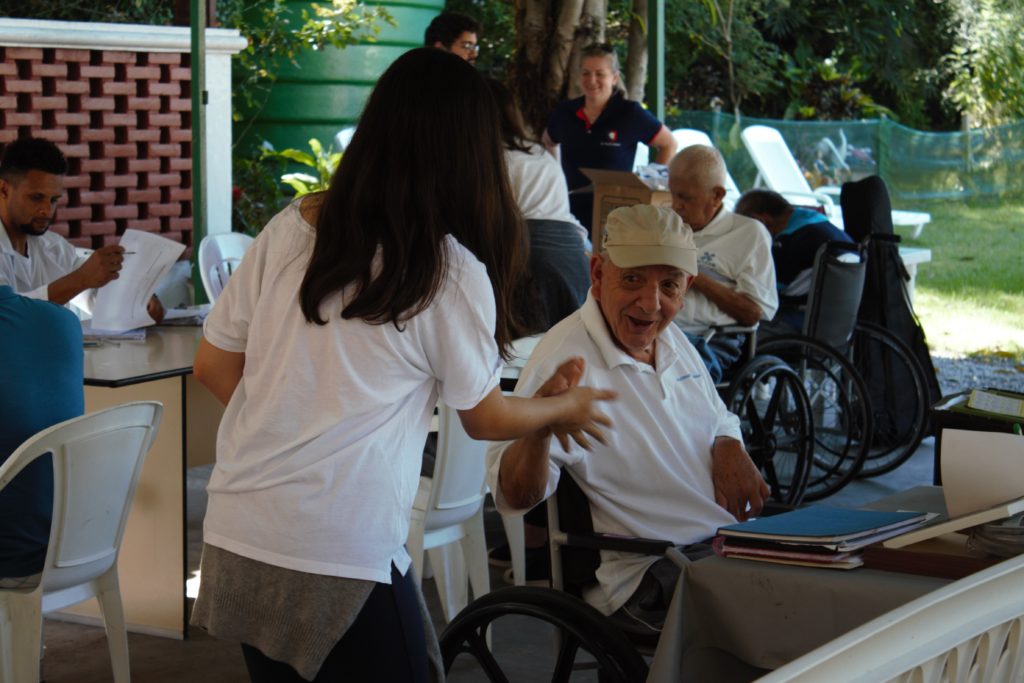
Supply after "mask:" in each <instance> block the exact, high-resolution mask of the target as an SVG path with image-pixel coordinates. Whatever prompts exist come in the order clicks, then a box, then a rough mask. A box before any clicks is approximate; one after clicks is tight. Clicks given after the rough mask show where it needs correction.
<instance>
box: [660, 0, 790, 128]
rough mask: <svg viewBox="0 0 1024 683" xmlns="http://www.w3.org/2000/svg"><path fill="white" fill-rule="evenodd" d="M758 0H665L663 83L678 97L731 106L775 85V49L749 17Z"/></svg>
mask: <svg viewBox="0 0 1024 683" xmlns="http://www.w3.org/2000/svg"><path fill="white" fill-rule="evenodd" d="M764 11H765V3H764V2H763V0H721V1H720V0H702V2H700V3H695V2H689V1H687V0H670V1H669V2H668V3H667V4H666V22H665V23H666V35H665V39H666V42H667V43H668V45H670V46H671V48H670V54H669V56H668V57H667V59H666V79H665V80H666V82H667V83H670V84H672V85H670V86H669V87H670V89H671V90H673V91H674V92H675V93H677V95H678V96H681V97H682V98H685V99H688V100H690V101H694V100H696V101H697V102H702V106H701V107H700V108H701V109H705V108H708V107H710V106H712V103H713V102H721V103H723V104H728V105H729V106H730V107H731V108H733V109H734V110H737V109H739V107H740V106H741V105H742V103H743V102H744V101H745V100H747V99H748V98H749V97H751V96H758V95H765V94H767V93H770V92H772V91H773V90H775V89H777V88H778V86H779V83H778V78H777V72H778V67H779V60H780V55H779V51H778V49H777V48H776V47H775V46H774V45H772V44H771V43H769V42H768V41H767V40H765V38H764V37H763V36H762V35H761V33H760V32H759V31H758V30H757V28H756V26H755V22H756V21H757V20H758V19H759V18H760V17H762V15H763V14H764Z"/></svg>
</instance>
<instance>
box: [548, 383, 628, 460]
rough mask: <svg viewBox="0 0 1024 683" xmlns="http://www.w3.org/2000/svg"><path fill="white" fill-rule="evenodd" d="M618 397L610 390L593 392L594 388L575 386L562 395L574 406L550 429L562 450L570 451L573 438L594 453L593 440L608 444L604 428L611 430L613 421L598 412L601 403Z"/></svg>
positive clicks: (595, 390)
mask: <svg viewBox="0 0 1024 683" xmlns="http://www.w3.org/2000/svg"><path fill="white" fill-rule="evenodd" d="M617 396H618V394H617V393H616V392H614V391H609V390H607V389H592V388H590V387H573V388H571V389H568V390H566V391H565V392H564V393H562V394H560V397H563V398H565V399H568V400H569V401H570V405H569V408H568V414H567V415H566V417H565V419H563V420H560V421H559V422H556V423H555V424H552V425H550V426H549V429H550V430H551V433H552V434H554V436H555V438H556V439H558V443H559V444H561V446H562V450H564V451H566V452H568V450H569V439H570V438H571V439H572V440H573V441H575V442H576V443H577V444H579V445H580V448H585V449H586V450H588V451H589V450H592V446H591V443H590V439H588V438H587V437H588V436H589V437H590V438H592V439H594V440H595V441H597V442H599V443H602V444H607V443H608V442H607V441H606V440H605V437H604V430H603V429H602V426H603V427H611V426H612V421H611V418H609V417H608V416H607V415H605V414H604V413H602V412H601V411H600V410H598V407H597V406H598V402H600V401H611V400H613V399H615V398H616V397H617Z"/></svg>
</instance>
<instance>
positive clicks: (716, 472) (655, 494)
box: [488, 205, 768, 632]
mask: <svg viewBox="0 0 1024 683" xmlns="http://www.w3.org/2000/svg"><path fill="white" fill-rule="evenodd" d="M696 273H697V250H696V248H695V246H694V243H693V234H692V232H691V231H690V229H689V228H688V227H687V226H686V225H685V224H684V223H683V221H682V220H681V219H680V218H679V217H678V216H677V215H676V214H675V213H673V212H672V211H671V210H669V209H665V208H657V207H652V206H646V205H636V206H631V207H627V208H619V209H616V210H615V211H613V212H612V213H611V214H610V215H609V217H608V222H607V228H606V234H605V238H604V243H603V250H602V251H601V253H600V254H599V255H595V256H593V257H592V258H591V263H590V276H591V289H590V293H589V295H588V297H587V300H586V302H585V303H584V304H583V307H582V308H580V310H578V311H576V312H575V313H573V314H572V315H570V316H569V317H568V318H566V319H564V320H562V321H561V322H560V323H558V324H557V325H555V326H554V327H552V328H551V329H550V330H549V331H548V333H547V334H546V335H545V336H544V338H543V339H541V341H540V342H539V343H538V344H537V347H536V349H535V350H534V352H533V354H532V355H531V356H530V359H529V361H528V362H527V364H526V366H525V368H524V369H523V372H522V375H521V376H520V379H519V384H518V385H517V387H516V394H518V395H521V396H531V395H534V394H535V393H542V394H543V393H545V392H547V393H552V392H557V391H558V390H561V389H563V388H564V387H567V386H571V385H574V384H576V383H578V382H581V381H582V382H583V383H585V384H587V385H590V386H594V387H600V388H603V389H613V390H615V391H617V392H618V400H617V401H614V402H611V403H609V404H608V407H607V412H608V415H609V417H610V418H611V420H612V425H613V426H612V429H611V430H609V431H608V432H607V433H606V434H605V435H604V436H605V443H602V444H593V450H592V451H586V450H584V449H582V448H580V447H579V446H578V445H576V444H563V446H561V447H560V446H559V445H558V444H555V443H554V442H553V441H552V439H551V436H550V434H549V433H547V432H538V433H536V434H533V435H530V436H527V437H524V438H522V439H519V440H517V441H514V442H504V443H495V444H492V445H491V447H490V449H489V451H488V483H489V485H490V487H491V491H493V492H494V498H495V502H496V503H497V507H498V510H499V511H501V512H503V513H512V514H516V513H523V512H526V511H527V510H528V509H530V508H532V507H533V506H535V505H537V504H538V503H540V502H541V501H542V500H544V499H546V498H548V497H549V496H550V495H551V494H552V493H554V491H555V488H556V486H557V484H558V478H559V474H560V468H561V467H565V468H567V470H568V472H570V473H571V475H572V477H573V479H574V480H576V482H577V483H578V484H579V485H580V487H581V489H582V490H583V492H584V493H585V494H586V496H587V498H588V499H589V501H590V505H591V514H592V517H593V523H594V530H595V531H597V532H599V533H608V534H620V535H625V536H639V537H646V538H658V539H667V540H671V541H673V542H675V543H677V544H679V545H681V546H687V545H690V544H695V543H698V542H701V541H704V540H706V539H708V538H710V537H711V536H713V535H714V534H715V532H716V530H717V529H718V527H719V526H722V525H725V524H732V523H734V522H735V521H736V520H737V519H740V520H742V519H746V518H747V516H748V515H752V514H757V513H758V512H759V511H760V510H761V507H762V504H763V502H764V500H765V498H766V497H767V496H768V487H767V486H766V485H765V483H764V480H763V479H762V478H761V476H760V474H759V473H758V471H757V469H756V468H755V467H754V465H753V463H752V462H751V460H750V458H749V457H748V455H747V453H746V451H745V450H744V449H743V444H742V443H741V441H740V429H739V421H738V419H737V418H736V416H735V415H733V414H732V413H730V412H729V411H728V410H727V409H726V407H725V405H724V404H723V403H722V401H721V399H720V398H719V397H718V394H717V393H716V391H715V387H714V385H713V384H712V382H711V379H710V377H709V375H708V372H707V369H706V368H705V366H704V363H703V361H702V360H701V358H700V356H699V355H698V354H697V352H696V351H695V350H694V348H693V346H692V345H691V344H690V343H689V342H688V341H687V340H686V337H685V336H684V335H683V333H682V331H681V330H680V329H679V328H678V327H677V326H675V325H673V324H672V320H673V318H674V317H675V315H676V313H677V312H678V311H679V309H680V308H681V307H682V305H683V299H684V296H685V294H686V290H687V288H688V287H689V285H690V282H691V281H692V279H693V277H694V275H696ZM573 358H575V359H577V362H576V364H575V366H574V368H573V370H572V371H570V372H568V374H566V373H564V372H563V376H562V377H561V381H562V382H563V384H562V386H556V384H558V382H557V381H550V382H548V383H546V384H544V380H545V379H547V378H548V377H551V376H552V374H553V373H555V371H556V370H557V369H558V368H559V366H560V365H561V364H562V363H564V362H565V361H566V360H568V359H573ZM671 573H672V568H671V563H669V562H667V561H661V560H658V558H656V557H649V556H639V555H633V554H626V553H613V552H606V551H605V552H602V564H601V567H600V568H599V569H598V571H597V578H598V582H597V585H595V586H593V587H592V588H591V589H590V590H589V591H587V593H586V595H585V597H586V599H587V601H588V602H590V603H591V604H592V605H594V606H595V607H596V608H597V609H599V610H600V611H601V612H603V613H605V614H608V615H612V614H614V616H615V617H616V618H617V619H618V620H620V623H623V622H624V623H625V625H627V627H628V626H629V624H630V622H632V624H633V625H634V626H636V627H637V629H636V630H639V631H641V632H642V631H643V630H644V628H645V626H644V625H643V624H641V622H645V623H651V622H654V623H653V624H652V625H653V626H654V627H655V628H654V629H653V630H657V628H658V624H659V623H660V622H659V618H660V619H663V617H664V609H665V608H667V606H668V601H669V599H670V597H671V590H672V587H673V586H674V577H673V576H672V575H671ZM659 614H660V617H659Z"/></svg>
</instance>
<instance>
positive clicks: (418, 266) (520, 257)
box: [299, 48, 527, 355]
mask: <svg viewBox="0 0 1024 683" xmlns="http://www.w3.org/2000/svg"><path fill="white" fill-rule="evenodd" d="M498 131H499V117H498V110H497V108H496V106H495V104H494V100H493V98H492V97H491V95H490V92H489V91H488V88H487V84H486V83H485V81H484V78H483V76H481V75H480V74H478V73H477V71H476V70H475V69H474V68H473V67H472V66H470V65H469V64H468V63H466V62H465V61H463V60H462V59H460V58H459V57H457V56H455V55H453V54H451V53H448V52H445V51H443V50H438V49H435V48H420V49H416V50H411V51H409V52H407V53H406V54H404V55H403V56H401V57H399V58H398V59H397V60H396V61H395V62H394V63H393V64H392V65H391V66H390V67H389V68H388V70H387V71H386V72H385V73H384V75H383V76H381V78H380V80H379V81H378V82H377V85H376V87H375V88H374V90H373V93H372V94H371V95H370V99H369V101H368V102H367V103H366V108H365V109H364V111H363V114H362V117H361V118H360V120H359V125H358V127H357V128H356V132H355V135H354V136H353V137H352V142H351V143H350V144H349V146H348V147H347V148H346V149H345V154H344V156H343V157H342V159H341V163H340V164H339V166H338V170H337V171H336V172H335V174H334V178H333V179H332V180H331V185H330V187H329V188H328V190H327V192H326V195H325V196H324V198H323V203H322V206H321V208H320V216H319V219H318V220H317V225H316V242H315V245H314V247H313V255H312V256H311V258H310V262H309V267H308V268H307V270H306V274H305V277H304V278H303V280H302V286H301V288H300V290H299V300H300V304H301V307H302V312H303V314H304V315H305V317H306V319H307V320H308V321H310V322H315V323H317V324H320V325H324V324H326V322H327V318H329V317H331V316H330V314H328V315H327V317H326V318H325V317H324V315H323V314H322V311H321V305H322V304H323V301H324V299H326V298H327V297H328V296H330V295H331V294H334V293H335V292H338V291H340V290H341V289H343V288H345V287H347V286H348V285H350V284H354V285H355V293H354V296H353V297H351V298H350V299H348V300H347V301H346V303H345V306H344V308H343V309H342V311H341V317H342V318H345V319H352V318H361V319H363V320H365V321H366V322H368V323H371V324H384V323H393V324H395V325H396V326H398V327H401V324H402V323H403V322H404V321H406V320H408V319H409V318H411V317H413V316H415V315H416V314H417V313H419V312H421V311H422V310H424V309H425V308H426V307H427V306H429V305H430V302H431V301H432V300H433V299H434V296H435V295H436V294H437V292H438V289H439V288H440V287H441V284H442V282H443V278H444V277H445V274H446V272H447V264H448V258H450V254H448V253H447V250H446V248H445V239H444V238H445V235H448V234H451V235H452V236H453V237H455V239H456V240H458V241H459V242H460V243H461V244H462V245H463V246H465V247H466V248H467V249H469V250H470V251H471V252H472V253H473V254H474V255H475V256H476V257H477V258H478V259H479V260H480V261H481V262H482V263H483V264H484V266H486V268H487V275H488V277H489V278H490V280H491V285H492V287H493V289H494V298H495V304H496V309H497V325H496V328H495V335H494V336H495V339H496V340H497V342H498V346H499V348H500V349H501V350H502V354H503V355H505V354H506V353H507V351H508V345H509V343H510V342H511V341H512V339H514V338H515V337H516V336H517V332H518V326H517V324H516V323H515V321H514V320H513V318H512V312H511V307H510V300H511V296H512V292H513V291H514V289H515V287H516V286H517V285H518V282H519V278H520V275H521V274H522V272H523V270H524V266H525V262H526V253H527V243H526V232H525V227H524V223H523V219H522V216H521V214H520V213H519V209H518V208H517V206H516V203H515V199H514V197H513V195H512V191H511V189H510V187H509V181H508V173H507V171H506V168H505V160H504V151H503V150H502V146H501V137H500V135H499V133H498ZM378 248H379V249H380V264H379V268H376V269H375V268H374V266H373V264H374V256H375V254H376V253H377V250H378Z"/></svg>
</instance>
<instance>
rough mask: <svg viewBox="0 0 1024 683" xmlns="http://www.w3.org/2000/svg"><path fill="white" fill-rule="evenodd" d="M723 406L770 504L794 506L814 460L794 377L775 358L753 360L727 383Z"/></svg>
mask: <svg viewBox="0 0 1024 683" xmlns="http://www.w3.org/2000/svg"><path fill="white" fill-rule="evenodd" d="M725 404H726V405H727V406H728V407H729V410H731V411H732V412H733V413H735V414H736V415H738V416H739V418H740V428H741V430H742V432H743V443H744V444H745V445H746V448H747V452H748V453H750V457H751V459H752V460H753V461H754V464H756V465H757V467H758V469H760V470H761V473H762V474H763V475H764V478H765V481H766V482H767V483H768V486H769V488H771V495H772V498H773V499H775V500H776V501H777V502H779V503H784V504H786V505H791V506H796V505H799V504H800V501H801V500H802V499H803V497H804V491H805V489H806V488H807V479H808V476H809V475H810V472H811V459H812V458H813V457H814V418H813V417H812V415H811V404H810V401H809V400H808V398H807V393H806V392H805V391H804V387H803V382H802V381H801V379H800V376H799V375H798V374H797V373H796V371H795V370H793V369H792V368H791V367H789V366H788V365H786V364H785V363H783V362H782V361H781V360H779V359H778V358H775V357H774V356H763V355H759V356H757V357H756V358H754V359H753V360H752V361H751V362H749V363H747V364H746V365H744V366H743V368H742V369H741V370H740V371H739V373H738V374H737V375H736V377H735V378H734V379H733V381H732V383H731V384H730V385H729V388H728V390H727V391H726V395H725Z"/></svg>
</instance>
